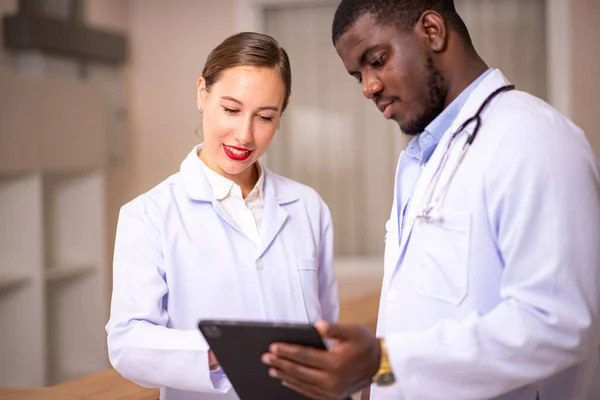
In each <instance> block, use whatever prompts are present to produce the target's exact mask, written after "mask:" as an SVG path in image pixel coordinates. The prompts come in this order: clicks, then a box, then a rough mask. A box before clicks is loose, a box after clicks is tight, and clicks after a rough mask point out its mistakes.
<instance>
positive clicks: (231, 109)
mask: <svg viewBox="0 0 600 400" xmlns="http://www.w3.org/2000/svg"><path fill="white" fill-rule="evenodd" d="M223 110H224V111H225V112H226V113H227V114H235V113H237V112H238V110H236V109H234V108H228V107H223Z"/></svg>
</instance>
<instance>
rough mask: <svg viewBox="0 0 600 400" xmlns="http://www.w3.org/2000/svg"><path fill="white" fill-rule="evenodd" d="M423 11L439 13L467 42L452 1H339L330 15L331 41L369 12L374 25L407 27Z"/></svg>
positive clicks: (464, 30)
mask: <svg viewBox="0 0 600 400" xmlns="http://www.w3.org/2000/svg"><path fill="white" fill-rule="evenodd" d="M427 10H433V11H437V12H438V13H440V15H441V16H442V17H443V18H444V19H445V20H446V22H447V23H448V24H449V25H450V26H451V27H452V28H454V30H455V31H457V32H458V33H459V34H460V36H461V37H462V38H463V39H464V40H465V42H466V43H467V44H469V45H471V38H470V36H469V31H468V30H467V27H466V26H465V23H464V22H463V20H462V19H461V18H460V16H459V15H458V13H457V12H456V8H455V7H454V0H342V2H341V3H340V4H339V5H338V8H337V10H336V12H335V16H334V17H333V26H332V29H331V36H332V40H333V43H334V45H335V43H336V42H337V41H338V39H339V38H340V37H341V36H342V35H343V34H344V33H345V32H346V31H347V30H348V29H349V28H350V27H351V26H352V25H354V23H355V22H356V21H357V20H358V19H359V18H360V17H362V16H363V15H366V14H370V15H371V16H373V17H374V18H375V21H376V22H377V24H379V25H382V26H395V27H396V28H398V29H400V30H410V29H412V28H413V27H414V26H415V24H416V23H417V22H418V21H419V18H420V17H421V15H423V13H424V12H425V11H427Z"/></svg>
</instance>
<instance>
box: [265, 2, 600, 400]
mask: <svg viewBox="0 0 600 400" xmlns="http://www.w3.org/2000/svg"><path fill="white" fill-rule="evenodd" d="M333 42H334V45H335V48H336V50H337V53H338V55H339V56H340V58H341V59H342V61H343V63H344V65H345V67H346V69H347V71H348V73H349V74H350V75H352V76H353V77H355V78H356V79H357V80H358V81H359V82H360V83H361V85H362V90H363V93H364V95H365V97H366V98H368V99H371V100H373V101H374V102H375V104H376V105H377V107H378V108H379V109H380V110H381V112H382V113H383V116H384V117H385V118H388V119H393V120H395V121H396V122H397V123H398V125H399V126H400V128H401V130H402V131H403V132H404V133H405V134H408V135H413V136H414V138H413V140H412V141H411V142H410V144H409V145H408V147H407V149H406V150H405V151H404V152H402V154H401V155H400V159H399V161H398V168H397V172H396V181H395V195H394V203H393V207H392V211H391V215H390V219H389V221H388V222H387V224H386V248H385V274H384V281H383V286H382V297H381V302H380V310H379V324H378V329H377V338H376V337H375V336H373V335H371V334H370V333H369V332H368V331H367V330H366V329H364V328H362V327H358V326H350V325H335V324H324V323H323V324H318V328H319V329H320V331H321V333H322V335H323V336H325V337H329V338H332V339H335V343H336V345H335V348H334V349H333V350H332V351H330V352H323V351H318V350H314V349H309V348H303V347H298V346H291V345H285V344H274V345H273V346H272V348H271V350H270V352H269V353H267V354H265V355H264V356H263V361H264V362H265V363H266V364H268V365H270V366H271V367H272V368H271V369H270V373H271V374H272V376H274V377H277V378H279V379H281V380H282V381H283V384H285V385H288V386H290V387H292V388H294V389H296V390H297V391H299V392H302V393H304V394H306V395H308V396H310V397H312V398H318V399H335V398H340V397H342V396H344V395H348V394H350V393H353V392H355V391H357V390H360V389H363V388H366V390H365V391H364V392H363V396H364V397H368V393H369V390H368V389H369V386H370V388H371V390H370V394H371V398H373V399H375V400H380V399H406V400H434V399H444V400H446V399H448V400H483V399H494V400H598V399H600V367H599V358H600V353H599V338H600V334H599V327H598V325H599V322H600V316H599V314H598V313H599V312H600V306H599V303H600V243H599V241H600V179H599V171H598V167H597V164H596V161H595V159H594V155H593V152H592V150H591V148H590V146H589V143H588V141H587V140H586V137H585V135H584V133H583V132H582V131H581V130H580V129H579V128H578V127H577V126H575V125H574V124H573V123H572V122H571V121H569V120H568V119H567V118H566V117H564V116H563V115H561V114H560V113H559V112H558V111H556V110H555V109H554V108H552V107H551V106H550V105H548V104H546V103H545V102H543V101H542V100H540V99H538V98H536V97H534V96H532V95H530V94H527V93H524V92H521V91H519V90H515V89H514V87H513V86H512V85H510V82H509V81H508V79H507V78H506V77H505V76H504V75H503V74H502V73H501V72H500V71H499V70H497V69H493V68H489V67H488V66H487V65H486V64H485V63H484V61H483V60H482V59H481V58H480V57H479V56H478V55H477V53H476V51H475V49H474V48H473V45H472V43H471V40H470V38H469V33H468V31H467V28H466V27H465V25H464V23H463V22H462V20H461V19H460V17H459V16H458V14H457V13H456V10H455V8H454V4H453V1H452V0H429V1H425V0H395V1H393V0H343V1H342V2H341V4H340V5H339V7H338V9H337V12H336V15H335V18H334V22H333ZM372 134H377V132H373V133H372ZM590 134H595V133H593V132H590ZM372 382H373V383H372Z"/></svg>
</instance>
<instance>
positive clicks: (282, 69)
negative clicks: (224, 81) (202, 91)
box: [202, 32, 292, 112]
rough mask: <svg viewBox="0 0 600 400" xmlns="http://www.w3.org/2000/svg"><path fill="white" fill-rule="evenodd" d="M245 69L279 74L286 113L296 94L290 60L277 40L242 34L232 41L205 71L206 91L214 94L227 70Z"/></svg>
mask: <svg viewBox="0 0 600 400" xmlns="http://www.w3.org/2000/svg"><path fill="white" fill-rule="evenodd" d="M241 66H251V67H259V68H273V69H276V70H277V72H279V77H280V78H281V82H282V83H283V85H284V87H285V96H284V99H283V105H282V109H281V111H282V112H283V111H284V110H285V107H286V106H287V102H288V99H289V98H290V95H291V91H292V71H291V67H290V60H289V58H288V55H287V53H286V51H285V50H284V49H283V47H281V46H279V43H278V42H277V41H276V40H275V39H274V38H272V37H271V36H269V35H265V34H262V33H256V32H241V33H237V34H235V35H233V36H230V37H228V38H227V39H225V40H224V41H223V42H221V44H219V45H218V46H217V47H215V49H214V50H213V51H211V52H210V54H209V55H208V57H207V59H206V64H205V65H204V69H203V71H202V76H203V77H204V80H205V81H206V90H207V91H210V88H211V87H212V85H214V84H215V83H216V82H217V81H218V80H219V79H220V78H221V76H222V74H223V72H224V71H225V70H226V69H228V68H233V67H241Z"/></svg>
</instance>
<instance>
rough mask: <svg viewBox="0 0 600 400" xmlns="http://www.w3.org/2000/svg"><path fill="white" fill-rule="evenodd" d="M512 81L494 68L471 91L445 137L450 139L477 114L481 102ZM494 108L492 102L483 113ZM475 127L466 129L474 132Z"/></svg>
mask: <svg viewBox="0 0 600 400" xmlns="http://www.w3.org/2000/svg"><path fill="white" fill-rule="evenodd" d="M510 83H511V82H510V81H509V80H508V78H506V76H504V74H503V73H502V71H500V70H499V69H494V70H493V71H492V72H490V74H489V75H488V76H487V77H486V78H485V79H484V80H483V81H481V83H480V84H479V86H477V87H476V88H475V89H474V90H473V93H471V95H470V96H469V98H468V99H467V101H466V102H465V105H464V106H463V107H462V109H461V110H460V112H459V113H458V116H457V117H456V119H455V120H454V122H453V123H452V124H451V125H450V128H449V129H448V130H447V131H446V133H445V134H444V136H446V138H445V139H446V140H448V137H449V136H451V135H452V134H453V133H454V132H455V131H456V130H457V129H458V128H459V127H460V126H461V125H462V124H463V123H464V122H465V121H466V120H467V119H469V118H471V117H472V116H473V115H475V113H476V112H477V110H478V109H479V107H480V106H481V104H483V102H484V101H485V99H486V98H487V97H488V96H489V95H490V94H492V93H493V92H494V91H495V90H496V89H499V88H501V87H502V86H505V85H510ZM501 97H502V96H499V97H498V98H497V99H499V98H501ZM497 99H495V100H497ZM492 108H493V107H491V104H490V105H489V106H488V107H487V108H486V109H485V110H484V111H483V113H482V115H483V116H485V115H486V113H488V112H489V111H490V110H491V109H492ZM474 128H475V125H474V124H471V125H470V126H468V127H467V128H466V131H467V132H469V134H470V133H472V132H473V129H474ZM446 143H447V142H446ZM438 148H439V146H438Z"/></svg>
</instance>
